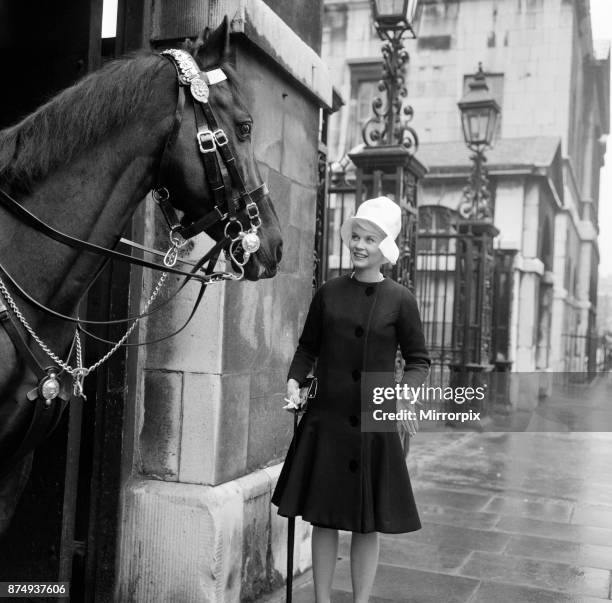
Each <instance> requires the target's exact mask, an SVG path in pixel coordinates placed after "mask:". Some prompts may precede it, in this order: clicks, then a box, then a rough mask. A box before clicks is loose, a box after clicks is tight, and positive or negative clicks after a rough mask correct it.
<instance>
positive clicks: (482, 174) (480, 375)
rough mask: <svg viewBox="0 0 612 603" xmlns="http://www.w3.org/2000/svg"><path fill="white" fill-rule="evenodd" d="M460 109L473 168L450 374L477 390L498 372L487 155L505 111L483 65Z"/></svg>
mask: <svg viewBox="0 0 612 603" xmlns="http://www.w3.org/2000/svg"><path fill="white" fill-rule="evenodd" d="M458 106H459V110H460V113H461V124H462V127H463V135H464V138H465V143H466V145H467V147H468V149H470V151H472V154H471V156H470V159H471V161H472V168H471V171H470V175H469V179H468V183H467V186H466V187H465V188H464V189H463V199H462V202H461V204H460V206H459V213H460V215H461V220H460V221H459V223H458V225H457V229H458V238H457V255H456V266H455V279H456V280H455V295H454V304H453V305H454V309H453V314H454V317H453V349H454V350H455V357H454V359H453V365H452V366H451V369H452V374H453V377H454V381H455V384H456V385H462V386H472V387H477V386H479V385H483V384H484V383H486V382H487V378H486V376H485V374H486V373H488V372H490V371H491V370H492V369H493V364H492V363H491V361H492V360H493V359H492V358H491V332H492V302H493V300H492V294H493V275H494V268H495V257H494V250H493V239H494V238H495V236H497V235H498V234H499V230H498V229H497V228H496V227H495V226H494V224H493V209H492V207H491V192H490V190H489V181H488V178H487V172H486V168H485V163H486V157H485V150H486V149H488V148H490V147H491V145H492V142H493V137H494V134H495V131H496V127H497V122H498V118H499V115H500V107H499V105H498V104H497V102H496V101H495V99H494V98H493V96H492V95H491V93H490V91H489V87H488V86H487V82H486V77H485V74H484V72H483V70H482V65H481V64H479V66H478V71H477V72H476V74H475V75H474V76H473V78H472V80H471V81H470V82H469V89H468V91H467V92H466V94H465V95H464V96H463V98H462V99H461V100H460V101H459V102H458ZM481 410H483V411H486V408H481Z"/></svg>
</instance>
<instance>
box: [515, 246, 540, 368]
mask: <svg viewBox="0 0 612 603" xmlns="http://www.w3.org/2000/svg"><path fill="white" fill-rule="evenodd" d="M517 264H518V270H519V273H520V275H521V276H520V284H519V293H518V305H519V308H518V316H519V320H518V332H517V348H516V362H515V366H516V370H517V371H522V372H532V371H534V370H535V367H536V356H535V354H536V343H537V342H536V336H537V318H538V316H537V314H538V296H539V284H540V278H541V276H542V275H543V274H544V264H543V262H542V260H540V259H539V258H525V257H523V258H521V260H519V261H518V262H517Z"/></svg>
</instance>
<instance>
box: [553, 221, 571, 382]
mask: <svg viewBox="0 0 612 603" xmlns="http://www.w3.org/2000/svg"><path fill="white" fill-rule="evenodd" d="M568 220H569V216H568V214H567V213H565V212H563V213H559V214H557V215H556V216H555V236H554V243H553V275H554V277H553V278H554V286H553V304H552V317H551V325H550V365H551V367H552V369H553V371H555V372H561V371H564V370H565V357H564V356H565V342H564V340H563V333H564V331H565V323H566V307H567V298H568V291H567V289H566V288H565V264H566V261H567V257H566V253H567V226H568Z"/></svg>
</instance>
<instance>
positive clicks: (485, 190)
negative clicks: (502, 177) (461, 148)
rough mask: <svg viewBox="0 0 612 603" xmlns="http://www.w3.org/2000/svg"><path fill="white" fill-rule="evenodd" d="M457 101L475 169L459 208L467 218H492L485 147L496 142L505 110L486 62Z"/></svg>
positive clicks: (479, 66) (473, 168) (480, 64)
mask: <svg viewBox="0 0 612 603" xmlns="http://www.w3.org/2000/svg"><path fill="white" fill-rule="evenodd" d="M457 105H458V106H459V111H460V112H461V125H462V127H463V137H464V138H465V144H466V145H467V147H468V149H470V150H471V151H472V153H473V154H472V155H471V157H470V159H471V160H472V164H473V165H472V172H471V174H470V178H469V182H468V185H467V186H466V187H465V189H464V191H463V197H464V202H463V203H462V204H461V206H460V208H459V211H460V213H461V215H462V216H463V217H464V218H469V219H477V220H489V219H491V218H492V213H491V204H490V200H491V193H490V191H489V187H488V185H489V181H488V179H487V173H486V169H485V163H486V161H487V158H486V157H485V154H484V151H485V149H487V148H490V147H491V145H492V143H493V137H494V135H495V130H496V128H497V121H498V119H499V114H500V112H501V110H500V108H499V105H498V104H497V101H496V100H495V99H494V98H493V96H492V94H491V93H490V91H489V87H488V86H487V80H486V77H485V74H484V72H483V70H482V63H479V64H478V71H477V72H476V74H475V75H474V77H473V79H472V80H471V81H470V83H469V90H468V91H467V92H466V94H465V95H464V96H463V98H462V99H461V100H460V101H459V102H458V103H457Z"/></svg>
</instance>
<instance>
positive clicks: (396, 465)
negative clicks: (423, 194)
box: [272, 197, 430, 603]
mask: <svg viewBox="0 0 612 603" xmlns="http://www.w3.org/2000/svg"><path fill="white" fill-rule="evenodd" d="M400 228H401V210H400V208H399V207H398V206H397V205H396V204H395V203H394V202H393V201H391V200H390V199H388V198H386V197H378V198H376V199H370V200H368V201H365V202H364V203H362V205H361V206H360V207H359V209H358V211H357V214H356V215H355V216H353V217H351V218H349V219H348V220H347V221H346V222H345V223H344V224H343V225H342V228H341V236H342V240H343V242H344V244H346V245H347V246H348V248H349V250H350V253H351V260H352V263H353V267H354V271H353V273H352V274H351V275H350V276H348V275H347V276H341V277H338V278H335V279H331V280H330V281H328V282H327V283H325V284H324V285H323V286H322V287H321V288H320V289H319V290H318V291H317V293H316V294H315V296H314V298H313V300H312V302H311V304H310V309H309V311H308V316H307V318H306V323H305V325H304V329H303V332H302V335H301V337H300V340H299V345H298V348H297V350H296V352H295V356H294V358H293V361H292V363H291V366H290V368H289V375H288V380H287V401H288V404H287V406H286V407H285V408H286V409H292V408H293V409H297V408H298V407H299V406H300V405H301V400H300V384H301V383H303V381H304V379H305V378H306V376H307V375H308V373H309V372H310V371H311V370H312V368H313V365H314V364H315V361H316V369H315V376H316V378H317V380H318V388H317V389H318V391H317V394H316V397H315V398H314V399H312V400H310V401H309V406H308V408H307V410H306V413H305V415H304V417H303V418H302V420H301V422H300V424H299V426H298V430H297V433H296V436H295V437H296V442H295V447H293V446H292V447H291V448H290V452H289V454H288V455H287V458H286V460H285V464H284V466H283V469H282V471H281V474H280V476H279V479H278V484H277V486H276V489H275V492H274V494H273V496H272V502H273V503H274V504H275V505H277V506H278V507H279V509H278V513H279V514H280V515H283V516H285V517H295V516H297V515H301V516H302V517H303V519H304V520H306V521H310V522H311V523H312V525H313V532H312V564H313V565H312V566H313V578H314V585H315V597H316V601H317V603H328V602H329V601H330V596H331V585H332V580H333V574H334V568H335V562H336V557H337V550H338V530H348V531H351V532H352V539H351V576H352V583H353V595H354V601H355V602H356V603H362V602H363V603H365V602H366V601H367V600H368V597H369V594H370V592H371V590H372V585H373V583H374V577H375V574H376V566H377V563H378V552H379V543H378V534H379V533H401V532H410V531H414V530H418V529H419V528H420V527H421V524H420V522H419V517H418V514H417V510H416V506H415V502H414V498H413V495H412V489H411V486H410V479H409V477H408V472H407V469H406V463H405V458H404V454H403V451H402V446H401V443H400V438H399V435H398V432H397V430H394V431H393V432H387V433H373V432H367V431H363V432H362V429H361V411H362V408H361V386H360V381H361V378H362V374H363V373H364V372H366V371H369V372H386V373H391V374H392V373H393V371H394V367H395V358H396V352H397V346H398V344H399V346H400V349H401V352H402V356H403V358H404V360H405V361H406V371H407V372H408V373H411V375H410V377H411V381H412V384H414V383H415V374H416V375H417V378H418V379H417V380H418V381H420V382H423V381H424V380H425V378H426V375H427V372H428V370H429V363H430V361H429V356H428V354H427V351H426V349H425V342H424V338H423V332H422V329H421V320H420V316H419V312H418V308H417V304H416V301H415V299H414V296H413V295H412V294H411V293H410V292H409V291H408V289H406V288H405V287H403V286H401V285H399V284H398V283H396V282H394V281H392V280H390V279H385V278H383V275H382V274H381V271H380V270H381V266H382V265H383V264H384V263H385V262H391V263H392V264H394V263H395V262H396V261H397V259H398V256H399V250H398V248H397V245H396V244H395V239H396V238H397V236H398V234H399V232H400ZM408 428H409V429H410V432H411V435H413V434H414V433H415V431H416V425H415V423H414V422H410V423H409V425H408Z"/></svg>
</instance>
